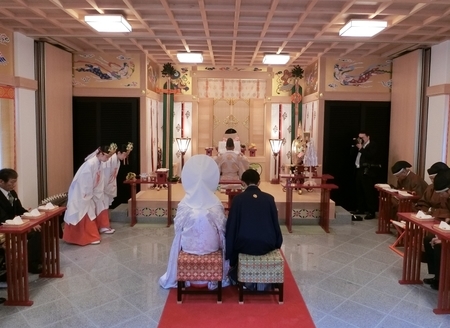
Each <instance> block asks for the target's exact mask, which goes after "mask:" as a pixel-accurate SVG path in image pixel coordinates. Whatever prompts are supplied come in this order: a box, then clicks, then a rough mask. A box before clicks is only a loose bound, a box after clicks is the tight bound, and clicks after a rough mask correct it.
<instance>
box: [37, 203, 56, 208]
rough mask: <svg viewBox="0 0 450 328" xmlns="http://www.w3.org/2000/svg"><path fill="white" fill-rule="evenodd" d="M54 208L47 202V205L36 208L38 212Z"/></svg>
mask: <svg viewBox="0 0 450 328" xmlns="http://www.w3.org/2000/svg"><path fill="white" fill-rule="evenodd" d="M55 208H56V206H55V205H53V204H52V202H48V203H47V204H45V205H42V206H39V207H38V209H40V210H53V209H55Z"/></svg>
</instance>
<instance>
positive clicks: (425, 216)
mask: <svg viewBox="0 0 450 328" xmlns="http://www.w3.org/2000/svg"><path fill="white" fill-rule="evenodd" d="M416 218H418V219H432V218H433V216H431V215H429V214H425V213H424V212H422V211H419V212H417V214H416Z"/></svg>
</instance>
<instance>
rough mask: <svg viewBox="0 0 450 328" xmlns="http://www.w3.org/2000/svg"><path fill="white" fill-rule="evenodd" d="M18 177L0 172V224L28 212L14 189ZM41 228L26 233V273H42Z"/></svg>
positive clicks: (15, 174) (10, 173)
mask: <svg viewBox="0 0 450 328" xmlns="http://www.w3.org/2000/svg"><path fill="white" fill-rule="evenodd" d="M18 177H19V175H18V174H17V172H16V171H14V170H13V169H1V170H0V223H1V224H3V223H4V222H5V221H6V220H12V219H14V217H15V216H17V215H22V214H23V213H25V212H28V211H27V210H26V209H25V208H24V207H23V206H22V203H21V202H20V199H19V197H18V196H17V193H16V191H15V190H14V188H15V187H16V183H17V178H18ZM40 231H41V227H40V226H36V227H34V228H33V231H30V232H29V233H28V244H27V246H28V271H29V272H31V273H41V272H42V257H41V256H42V255H41V232H40Z"/></svg>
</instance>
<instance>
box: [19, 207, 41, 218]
mask: <svg viewBox="0 0 450 328" xmlns="http://www.w3.org/2000/svg"><path fill="white" fill-rule="evenodd" d="M40 215H41V212H39V211H38V209H37V208H34V209H32V210H31V211H30V212H25V213H23V216H40Z"/></svg>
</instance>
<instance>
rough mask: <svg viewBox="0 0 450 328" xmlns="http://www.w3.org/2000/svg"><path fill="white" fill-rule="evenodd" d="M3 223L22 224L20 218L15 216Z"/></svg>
mask: <svg viewBox="0 0 450 328" xmlns="http://www.w3.org/2000/svg"><path fill="white" fill-rule="evenodd" d="M5 223H6V224H10V225H21V224H23V220H22V219H21V218H20V216H16V217H15V218H14V219H12V220H6V221H5Z"/></svg>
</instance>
